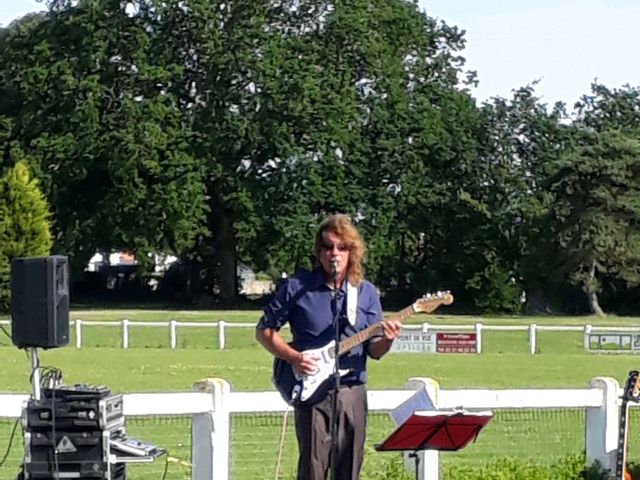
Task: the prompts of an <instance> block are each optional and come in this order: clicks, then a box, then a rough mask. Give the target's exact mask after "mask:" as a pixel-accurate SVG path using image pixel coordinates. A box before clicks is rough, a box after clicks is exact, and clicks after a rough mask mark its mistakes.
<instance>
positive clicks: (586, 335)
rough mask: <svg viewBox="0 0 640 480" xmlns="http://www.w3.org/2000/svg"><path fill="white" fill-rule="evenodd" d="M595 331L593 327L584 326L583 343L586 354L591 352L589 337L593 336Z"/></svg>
mask: <svg viewBox="0 0 640 480" xmlns="http://www.w3.org/2000/svg"><path fill="white" fill-rule="evenodd" d="M592 329H593V327H592V326H591V325H588V324H587V325H585V326H584V339H583V343H584V350H585V352H588V351H589V335H591V330H592Z"/></svg>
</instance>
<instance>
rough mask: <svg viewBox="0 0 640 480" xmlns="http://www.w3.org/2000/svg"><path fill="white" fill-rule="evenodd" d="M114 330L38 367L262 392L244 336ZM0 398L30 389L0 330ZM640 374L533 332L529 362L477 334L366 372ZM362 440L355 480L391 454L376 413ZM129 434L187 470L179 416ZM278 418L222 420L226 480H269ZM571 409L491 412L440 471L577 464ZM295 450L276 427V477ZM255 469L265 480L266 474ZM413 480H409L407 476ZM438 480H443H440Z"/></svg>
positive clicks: (485, 381)
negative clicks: (525, 462) (361, 467)
mask: <svg viewBox="0 0 640 480" xmlns="http://www.w3.org/2000/svg"><path fill="white" fill-rule="evenodd" d="M259 315H260V312H255V311H253V312H251V311H240V312H228V311H226V312H220V311H208V312H203V311H196V312H182V311H157V312H153V311H115V310H114V311H90V310H85V311H74V312H73V313H72V319H82V320H85V321H89V320H110V321H115V322H117V321H120V320H122V319H123V318H127V319H129V320H131V321H169V320H172V319H173V320H179V321H194V322H213V321H219V320H224V321H226V322H236V323H251V324H254V323H255V322H256V321H257V319H258V318H259ZM427 320H428V321H429V323H431V324H474V323H477V322H482V323H483V324H485V325H498V324H500V325H516V324H522V325H528V324H529V323H536V324H538V325H584V324H587V323H589V324H592V325H611V326H622V325H625V326H629V325H640V319H638V318H617V317H613V318H607V319H604V320H603V319H598V318H595V317H526V318H522V317H521V318H479V317H452V316H444V315H432V316H426V315H416V316H414V317H412V318H411V321H412V322H415V323H422V322H425V321H427ZM120 342H121V330H120V328H118V327H96V326H88V325H85V327H84V330H83V345H85V347H83V348H82V349H76V348H75V347H74V346H73V345H75V340H74V338H73V329H72V339H71V342H70V345H69V346H67V347H64V348H59V349H52V350H47V351H40V361H41V364H42V365H43V366H55V367H57V368H59V369H61V370H62V371H63V372H64V380H65V383H70V384H72V383H91V384H104V385H108V386H109V387H110V388H111V389H112V391H114V392H152V391H189V390H191V386H192V384H193V382H195V381H197V380H199V379H202V378H206V377H219V378H224V379H226V380H228V381H229V382H230V383H231V385H232V389H234V390H242V391H260V390H271V389H272V387H271V384H270V375H271V357H270V355H269V354H268V353H266V352H265V351H264V350H263V349H262V348H261V347H260V346H259V345H257V344H256V342H255V340H254V339H253V329H252V328H229V329H228V330H227V348H226V349H225V350H222V351H221V350H219V349H218V332H217V329H215V328H194V329H179V331H178V348H177V349H175V350H171V349H169V348H168V345H169V334H168V329H167V328H161V327H145V328H140V327H131V329H130V348H129V349H126V350H125V349H122V348H120ZM0 362H1V364H2V365H3V368H2V369H0V391H2V392H22V393H26V392H29V391H30V385H29V373H30V372H29V360H28V358H27V356H26V355H25V352H23V351H19V350H17V349H16V348H14V347H13V346H12V345H11V342H10V340H9V339H8V338H7V337H5V336H4V335H2V333H1V332H0ZM638 367H640V358H639V357H636V356H634V355H630V354H611V355H608V354H604V353H602V354H593V353H586V352H584V350H583V347H582V334H581V333H580V332H539V333H538V352H537V354H536V355H533V356H532V355H530V354H529V346H528V343H527V332H501V331H500V332H496V331H485V332H484V333H483V353H482V354H479V355H475V354H431V355H430V354H409V353H402V354H390V355H388V356H387V357H385V358H384V359H383V360H382V361H379V362H376V361H371V362H370V368H369V385H370V388H371V389H381V388H402V387H403V385H404V383H405V381H406V380H407V379H408V378H409V377H413V376H423V377H432V378H434V379H435V380H437V381H438V382H439V383H440V384H441V386H442V387H443V388H470V387H475V388H480V387H484V388H528V387H530V388H534V387H535V388H543V387H554V388H561V387H572V388H575V387H585V386H586V385H587V383H588V382H589V380H590V379H591V378H593V377H596V376H610V377H614V378H616V379H618V381H619V382H621V383H622V382H624V380H625V379H626V376H627V373H628V371H629V370H631V369H636V368H638ZM370 419H371V420H370V424H369V429H368V437H369V442H368V446H367V449H368V450H367V460H366V464H365V473H364V474H363V477H362V478H363V480H370V479H377V478H381V477H379V474H380V472H381V471H383V470H384V469H385V468H386V467H385V465H386V464H387V463H388V462H390V461H392V459H393V458H395V456H393V455H390V454H380V453H377V452H375V451H374V450H373V444H374V443H377V442H380V441H381V440H382V439H383V438H384V437H385V436H386V435H388V434H389V433H390V432H391V430H392V429H393V427H392V425H391V423H390V421H389V419H388V417H387V416H386V415H385V414H374V415H371V416H370ZM128 422H129V424H128V429H129V431H130V434H132V435H137V436H138V437H139V438H144V439H147V440H150V441H155V442H157V443H158V444H161V445H164V446H166V447H167V448H169V449H170V450H171V452H172V453H173V455H174V456H176V457H178V458H180V459H183V460H185V459H186V460H185V461H187V460H188V458H186V457H188V452H189V443H190V440H189V422H188V421H185V420H184V419H180V418H167V419H164V420H163V419H149V418H143V419H130V420H129V421H128ZM280 422H281V419H280V418H279V416H276V415H255V416H239V417H234V419H233V430H232V432H233V433H232V435H233V439H232V441H233V443H232V449H231V459H230V462H231V469H232V474H233V478H234V479H240V480H244V479H253V478H255V479H261V478H268V477H271V478H273V471H272V470H273V468H274V465H275V455H276V452H277V437H278V431H279V429H280ZM11 426H12V422H9V421H4V422H2V423H1V424H0V455H2V454H3V453H4V450H5V448H6V444H7V442H6V441H5V439H6V438H8V436H9V432H10V428H11ZM583 428H584V426H583V417H582V412H581V411H571V410H564V411H555V412H553V411H534V410H531V411H501V412H499V414H498V415H496V418H495V419H494V421H493V422H492V423H491V424H490V428H487V429H486V431H485V432H483V434H482V435H481V437H480V439H479V440H478V442H477V443H476V444H474V445H472V446H470V447H468V449H466V450H465V451H464V452H461V453H460V454H443V455H442V461H443V465H445V466H446V465H448V464H452V465H460V464H476V463H478V462H479V463H482V462H484V461H488V460H490V459H493V458H494V457H500V456H516V457H523V458H533V459H535V460H536V461H541V462H547V461H549V460H550V459H553V458H556V457H558V456H563V455H574V454H579V453H580V452H581V449H582V448H583V445H584V443H583V434H584V433H583V432H584V430H583ZM630 439H631V440H630V448H631V451H632V455H635V452H636V451H637V455H636V456H635V457H633V456H631V457H630V458H632V459H633V458H640V436H638V435H637V434H634V433H633V432H632V434H631V436H630ZM19 450H20V445H19V444H18V446H16V445H15V444H14V446H13V448H12V450H11V454H10V456H9V460H8V461H7V465H6V466H4V467H0V480H2V479H5V478H6V479H7V480H9V479H11V480H13V478H15V467H16V465H17V463H18V462H19V458H20V451H19ZM294 458H295V440H294V438H293V432H292V429H291V427H290V426H289V428H288V429H287V436H286V454H285V458H284V467H283V470H284V472H285V473H287V474H288V475H289V476H287V475H285V476H284V477H283V478H290V473H291V472H292V471H293V464H294ZM163 468H164V465H163V464H160V463H158V462H156V463H154V464H153V465H149V466H135V467H131V468H130V469H129V471H128V477H129V478H131V479H149V480H156V479H157V478H160V477H161V473H162V469H163ZM265 471H266V473H265ZM188 474H189V468H188V467H185V466H184V465H179V464H170V465H169V474H168V475H167V479H172V478H175V479H186V478H188ZM409 478H412V477H409ZM443 480H446V479H443Z"/></svg>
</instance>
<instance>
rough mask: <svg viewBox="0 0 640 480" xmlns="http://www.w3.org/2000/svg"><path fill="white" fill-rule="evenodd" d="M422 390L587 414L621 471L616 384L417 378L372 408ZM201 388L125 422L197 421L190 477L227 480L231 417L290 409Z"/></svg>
mask: <svg viewBox="0 0 640 480" xmlns="http://www.w3.org/2000/svg"><path fill="white" fill-rule="evenodd" d="M423 388H424V389H425V390H426V391H427V392H428V393H429V396H430V398H431V399H432V401H433V403H434V405H435V406H436V408H438V409H452V408H460V407H462V408H464V409H468V410H499V409H525V408H542V409H544V408H554V409H558V408H584V410H585V452H586V460H587V464H588V465H591V464H592V463H593V462H594V461H596V460H597V461H599V462H600V464H601V465H602V467H603V468H605V469H613V468H614V467H615V454H616V448H617V445H618V434H619V428H618V427H619V425H618V419H619V408H620V407H619V402H618V399H619V394H620V388H619V385H618V383H617V382H616V381H615V380H614V379H610V378H604V377H599V378H595V379H593V380H592V381H591V382H590V384H589V388H583V389H513V390H476V389H474V390H441V389H439V387H438V384H437V383H436V382H435V381H433V380H432V379H428V378H413V379H409V381H408V382H407V384H406V389H405V390H372V391H369V392H368V400H369V410H370V411H389V410H392V409H394V408H396V407H397V406H398V405H399V404H400V403H402V402H404V401H405V400H407V399H408V398H410V397H411V396H412V395H413V394H414V393H415V391H416V390H418V389H423ZM194 390H195V391H194V392H188V393H138V394H125V395H124V414H125V417H126V416H132V415H135V416H147V415H190V416H191V418H192V434H191V436H192V438H191V448H192V457H191V458H192V475H191V478H193V480H228V479H229V453H230V441H231V440H230V438H231V437H230V417H231V415H232V414H235V413H265V412H267V413H268V412H284V411H285V409H286V407H287V406H286V404H285V403H284V402H283V401H282V399H281V398H280V396H279V394H278V393H276V392H232V391H231V390H230V387H229V384H228V383H227V382H226V381H224V380H221V379H207V380H203V381H201V382H197V383H196V384H195V385H194ZM27 398H28V396H27V395H13V394H11V395H9V394H0V417H8V418H17V417H19V416H20V414H21V411H22V408H23V403H24V402H25V400H26V399H27ZM420 456H421V459H420V462H419V463H418V465H419V466H420V467H419V472H418V478H419V479H420V480H424V479H431V480H437V479H438V475H439V456H438V452H436V451H428V452H421V453H420ZM411 465H412V463H410V464H408V466H411Z"/></svg>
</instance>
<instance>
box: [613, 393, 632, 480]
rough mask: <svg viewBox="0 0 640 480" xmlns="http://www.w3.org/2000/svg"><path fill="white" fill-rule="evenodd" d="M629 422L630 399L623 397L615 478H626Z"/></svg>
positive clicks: (617, 479)
mask: <svg viewBox="0 0 640 480" xmlns="http://www.w3.org/2000/svg"><path fill="white" fill-rule="evenodd" d="M628 422H629V405H628V400H627V399H623V400H622V405H620V424H619V430H618V450H617V452H616V472H615V473H616V475H615V480H624V470H625V467H626V463H627V423H628Z"/></svg>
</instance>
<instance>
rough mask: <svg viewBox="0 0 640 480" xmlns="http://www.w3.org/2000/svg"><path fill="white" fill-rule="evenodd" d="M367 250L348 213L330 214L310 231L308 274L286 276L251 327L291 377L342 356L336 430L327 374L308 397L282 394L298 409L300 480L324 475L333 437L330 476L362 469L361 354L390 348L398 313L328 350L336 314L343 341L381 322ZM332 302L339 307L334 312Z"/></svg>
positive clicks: (352, 475) (320, 479) (310, 373)
mask: <svg viewBox="0 0 640 480" xmlns="http://www.w3.org/2000/svg"><path fill="white" fill-rule="evenodd" d="M364 251H365V246H364V242H363V240H362V237H361V236H360V234H359V232H358V230H357V229H356V228H355V226H354V225H353V224H352V223H351V220H350V219H349V217H348V216H346V215H330V216H329V217H327V218H326V219H325V220H324V221H323V222H322V223H320V225H319V227H318V230H317V233H316V237H315V243H314V254H315V257H316V259H317V261H318V265H317V266H316V268H315V269H314V270H313V271H311V272H305V273H302V274H300V275H296V276H293V277H291V278H289V279H287V280H286V281H285V282H283V284H281V285H280V286H279V288H278V290H277V292H276V294H275V296H274V298H273V300H272V301H271V302H270V303H269V305H268V306H267V307H266V308H265V310H264V314H263V316H262V317H261V318H260V321H259V322H258V325H257V327H256V339H257V340H258V341H259V342H260V343H261V344H262V345H263V346H264V347H265V348H266V349H267V350H268V351H269V352H271V353H272V354H273V355H274V356H275V357H276V358H277V359H280V361H284V362H286V365H287V366H288V367H292V370H293V372H294V374H295V375H296V377H299V378H303V379H309V378H314V377H315V376H316V374H317V372H318V371H319V370H320V367H321V366H322V365H329V364H331V365H332V364H333V363H331V362H334V361H335V360H333V358H338V357H340V359H339V367H340V369H341V373H342V376H341V377H340V382H339V383H340V388H339V390H338V392H337V399H336V401H335V408H336V415H337V417H338V418H337V420H338V421H337V422H336V423H335V425H337V429H338V430H337V432H336V431H335V430H333V432H332V422H333V419H332V410H333V408H332V407H333V404H334V395H336V391H335V388H333V387H334V385H333V384H332V383H331V380H330V381H328V382H322V386H323V387H325V386H326V387H327V388H318V389H317V390H315V388H316V387H315V386H314V387H313V395H312V396H310V397H309V398H305V399H304V400H305V401H304V402H303V401H300V398H299V396H300V391H299V390H297V391H296V390H295V389H294V391H292V392H289V393H287V396H286V399H287V400H288V401H289V399H291V403H292V404H293V405H294V407H295V410H294V411H295V429H296V437H297V440H298V449H299V458H298V474H297V480H325V479H326V477H327V474H328V472H329V468H330V466H331V463H332V462H331V454H332V453H331V452H332V445H333V442H337V445H336V446H335V448H334V450H333V451H334V452H337V455H336V458H335V460H334V463H333V468H334V469H335V471H334V473H335V478H334V480H336V479H343V480H348V479H357V478H358V475H359V472H360V467H361V465H362V460H363V456H364V441H365V433H366V432H365V430H366V428H365V426H366V415H367V394H366V387H365V384H366V381H367V372H366V360H367V357H372V358H374V359H379V358H381V357H382V356H383V355H384V354H385V353H387V352H388V351H389V348H390V347H391V344H392V343H393V340H394V339H395V338H396V337H397V336H398V334H399V333H400V327H401V323H400V321H399V320H398V319H391V320H388V321H387V320H386V321H384V322H382V323H380V326H381V328H379V329H376V330H375V331H376V334H375V335H373V336H367V337H366V341H362V343H358V344H356V345H354V346H353V347H351V348H350V349H349V350H348V351H345V352H342V351H340V352H339V354H336V352H335V348H333V347H335V343H333V344H332V341H333V340H334V337H335V326H334V324H333V321H334V317H337V319H338V322H339V331H340V339H341V340H342V339H348V338H350V337H353V336H354V335H357V334H358V333H359V332H360V333H362V332H363V331H364V330H366V329H367V328H369V327H371V326H373V325H375V326H376V327H378V325H376V324H379V322H381V321H382V308H381V305H380V298H379V295H378V292H377V289H376V287H375V286H374V285H373V284H372V283H370V282H368V281H366V280H364V279H363V274H362V260H363V256H364ZM334 284H335V287H337V288H335V287H334ZM333 305H335V306H336V307H337V315H335V312H334V311H333V309H332V306H333ZM286 323H289V325H290V327H291V332H292V337H293V341H292V344H291V345H289V344H287V343H286V342H285V341H284V340H283V338H282V337H281V336H280V334H279V333H278V331H279V330H280V328H281V327H282V326H283V325H284V324H286ZM341 343H342V342H341ZM321 347H324V348H321ZM310 350H313V352H312V353H310V352H309V351H310ZM325 357H326V358H325ZM329 357H331V358H329ZM283 396H284V395H283ZM296 400H298V401H296ZM332 433H333V435H332ZM332 436H334V437H337V438H333V439H332Z"/></svg>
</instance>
